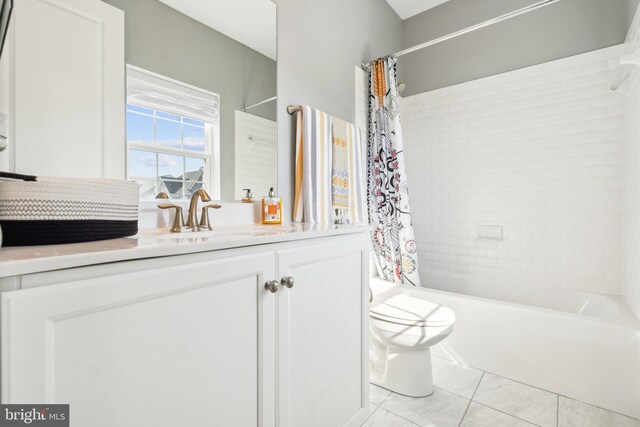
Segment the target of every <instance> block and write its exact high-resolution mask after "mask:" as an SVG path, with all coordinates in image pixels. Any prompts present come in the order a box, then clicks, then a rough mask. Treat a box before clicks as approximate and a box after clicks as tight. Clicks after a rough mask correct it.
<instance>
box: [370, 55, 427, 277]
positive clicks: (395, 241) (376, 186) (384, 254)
mask: <svg viewBox="0 0 640 427" xmlns="http://www.w3.org/2000/svg"><path fill="white" fill-rule="evenodd" d="M398 101H399V100H398V89H397V75H396V58H395V57H386V58H382V59H378V60H376V61H373V62H372V63H371V67H370V72H369V139H368V150H367V162H368V164H367V166H368V167H367V205H368V210H369V223H370V225H371V226H372V240H373V252H374V258H375V264H376V267H377V269H378V274H379V276H380V277H382V278H384V279H385V280H388V281H391V282H396V283H404V284H409V285H414V286H418V285H420V284H421V283H420V276H419V275H418V257H417V252H416V242H415V238H414V234H413V226H412V224H411V210H410V208H409V191H408V187H407V175H406V173H405V166H404V151H403V143H402V130H401V126H400V105H399V102H398Z"/></svg>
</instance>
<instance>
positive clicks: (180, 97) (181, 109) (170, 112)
mask: <svg viewBox="0 0 640 427" xmlns="http://www.w3.org/2000/svg"><path fill="white" fill-rule="evenodd" d="M198 91H199V89H196V88H193V87H191V86H188V85H184V84H182V83H180V82H176V81H175V80H170V79H166V78H163V77H161V76H158V75H154V74H152V73H149V72H146V71H143V70H140V69H135V68H134V67H128V74H127V101H128V103H127V152H128V177H129V179H133V180H135V181H137V182H139V183H140V184H141V187H140V197H141V199H153V198H155V196H156V195H157V194H158V193H160V192H165V193H167V194H168V195H169V197H170V198H172V199H188V198H190V197H191V195H192V194H193V193H194V192H195V191H196V190H198V189H199V188H204V189H206V190H207V192H209V194H210V195H211V196H212V197H219V191H217V190H218V188H216V184H217V183H218V182H219V169H220V168H219V160H217V159H216V158H215V157H217V156H215V153H216V152H218V150H217V147H216V145H217V144H216V140H217V136H218V135H219V129H218V125H217V107H218V105H217V95H214V94H209V93H208V92H204V91H202V92H201V93H199V92H198ZM194 95H195V96H194ZM204 95H212V96H209V97H207V96H204ZM212 112H213V113H214V114H212ZM216 160H217V161H216ZM217 185H218V186H219V184H217Z"/></svg>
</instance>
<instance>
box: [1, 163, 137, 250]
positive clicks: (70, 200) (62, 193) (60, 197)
mask: <svg viewBox="0 0 640 427" xmlns="http://www.w3.org/2000/svg"><path fill="white" fill-rule="evenodd" d="M9 175H10V174H2V175H0V177H3V178H5V179H2V180H0V227H2V245H3V246H30V245H52V244H59V243H78V242H89V241H95V240H105V239H114V238H119V237H126V236H131V235H134V234H136V233H137V232H138V200H139V194H138V191H139V190H138V184H136V183H134V182H130V181H124V180H111V179H79V178H78V179H72V178H53V177H37V178H36V177H28V176H19V175H11V176H10V177H11V178H16V177H17V178H18V179H6V178H7V177H9Z"/></svg>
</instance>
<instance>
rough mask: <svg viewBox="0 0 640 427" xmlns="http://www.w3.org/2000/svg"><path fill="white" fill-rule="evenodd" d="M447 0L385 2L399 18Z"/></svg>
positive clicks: (415, 13)
mask: <svg viewBox="0 0 640 427" xmlns="http://www.w3.org/2000/svg"><path fill="white" fill-rule="evenodd" d="M448 1H449V0H387V3H389V6H391V7H392V8H393V10H395V11H396V13H397V14H398V16H399V17H400V18H401V19H407V18H411V17H412V16H414V15H417V14H419V13H422V12H424V11H425V10H429V9H433V8H434V7H436V6H439V5H441V4H442V3H446V2H448Z"/></svg>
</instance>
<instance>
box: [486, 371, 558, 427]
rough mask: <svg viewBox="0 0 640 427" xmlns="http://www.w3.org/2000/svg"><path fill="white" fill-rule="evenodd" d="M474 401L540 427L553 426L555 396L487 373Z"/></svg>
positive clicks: (555, 404)
mask: <svg viewBox="0 0 640 427" xmlns="http://www.w3.org/2000/svg"><path fill="white" fill-rule="evenodd" d="M473 400H474V401H476V402H478V403H481V404H483V405H485V406H489V407H491V408H494V409H497V410H499V411H502V412H505V413H507V414H509V415H513V416H514V417H517V418H520V419H523V420H526V421H529V422H531V423H534V424H537V425H539V426H542V427H555V426H556V418H557V417H556V415H557V412H558V396H557V395H556V394H554V393H551V392H548V391H544V390H540V389H539V388H535V387H532V386H529V385H526V384H522V383H518V382H516V381H512V380H509V379H507V378H503V377H499V376H497V375H493V374H490V373H488V372H487V373H485V374H484V377H482V381H480V386H479V387H478V390H477V391H476V394H475V395H474V397H473Z"/></svg>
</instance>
